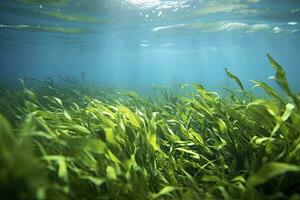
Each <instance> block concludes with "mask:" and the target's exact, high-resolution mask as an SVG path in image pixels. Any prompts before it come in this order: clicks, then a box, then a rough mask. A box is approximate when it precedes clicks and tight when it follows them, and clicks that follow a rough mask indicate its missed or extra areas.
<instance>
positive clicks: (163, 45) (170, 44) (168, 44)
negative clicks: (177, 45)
mask: <svg viewBox="0 0 300 200" xmlns="http://www.w3.org/2000/svg"><path fill="white" fill-rule="evenodd" d="M172 46H174V44H173V43H167V44H162V45H161V47H172Z"/></svg>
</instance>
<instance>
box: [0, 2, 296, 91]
mask: <svg viewBox="0 0 300 200" xmlns="http://www.w3.org/2000/svg"><path fill="white" fill-rule="evenodd" d="M299 23H300V1H299V0H178V1H164V0H111V1H108V0H102V1H101V0H56V1H49V0H19V1H17V0H1V1H0V83H1V85H5V86H8V85H14V84H15V83H16V82H17V79H19V78H25V77H27V78H37V79H44V78H45V77H46V76H50V77H52V78H55V79H57V77H59V76H60V77H65V76H69V77H70V76H74V77H76V78H78V79H79V78H80V74H81V73H84V74H85V77H86V80H87V81H89V82H92V83H99V84H102V85H110V86H111V85H113V86H116V87H123V88H128V89H135V90H138V91H142V92H143V91H148V90H150V89H151V85H152V84H163V85H168V86H172V87H173V86H176V85H178V84H180V83H194V82H198V83H202V84H204V85H205V86H206V87H208V88H210V89H218V88H220V86H221V85H223V84H228V81H229V80H228V78H227V77H226V75H225V72H224V68H225V67H227V68H228V69H229V70H230V71H232V72H233V73H235V74H236V75H237V76H238V77H240V79H241V80H242V81H243V82H245V83H246V86H247V87H251V86H252V84H251V83H250V82H249V80H264V81H266V82H269V81H268V77H269V76H271V75H274V70H273V69H272V68H271V67H270V65H269V64H268V61H267V58H266V53H267V52H269V53H270V54H271V55H272V56H273V57H274V58H275V59H276V60H277V61H278V62H279V63H280V64H281V65H282V66H283V67H284V68H285V70H286V72H287V76H288V79H289V82H290V84H291V88H292V89H293V90H296V91H299V90H300V78H299V76H300V75H299V74H300V73H299V72H300V65H299V63H300V24H299Z"/></svg>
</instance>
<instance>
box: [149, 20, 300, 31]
mask: <svg viewBox="0 0 300 200" xmlns="http://www.w3.org/2000/svg"><path fill="white" fill-rule="evenodd" d="M191 30H193V31H195V30H197V31H198V32H202V33H213V32H224V31H228V32H230V31H242V32H244V33H254V32H258V31H262V32H270V33H275V34H278V33H282V32H284V33H295V32H298V31H299V30H298V29H283V28H281V27H278V26H272V25H269V24H248V23H244V22H226V21H220V22H213V23H190V24H175V25H170V26H161V27H155V28H153V29H152V31H153V32H164V31H167V32H168V31H169V32H170V33H172V31H191Z"/></svg>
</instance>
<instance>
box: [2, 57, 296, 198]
mask: <svg viewBox="0 0 300 200" xmlns="http://www.w3.org/2000/svg"><path fill="white" fill-rule="evenodd" d="M268 59H269V61H270V63H271V65H272V67H273V68H274V69H275V70H276V75H275V77H274V79H275V81H276V83H278V85H279V86H280V87H281V89H282V90H283V91H284V92H285V93H286V96H284V97H282V96H281V95H280V94H278V93H277V92H276V91H275V90H274V89H272V87H271V86H269V85H267V84H266V83H264V82H259V81H253V82H254V84H255V86H254V87H255V88H256V87H259V88H261V89H262V90H264V91H265V92H266V94H267V95H269V97H266V98H258V97H255V95H254V94H253V93H252V92H250V91H246V89H245V88H244V86H243V84H242V82H241V81H240V80H239V78H238V77H237V76H235V75H234V74H232V73H231V72H230V71H228V70H227V69H225V71H226V74H227V75H228V77H229V78H231V79H232V80H233V81H235V82H236V83H237V85H238V86H239V87H240V90H238V91H234V90H231V89H229V88H226V93H228V95H226V96H223V95H222V96H221V95H219V94H218V93H216V92H211V91H208V90H206V89H205V88H204V87H203V86H202V85H199V84H195V85H193V86H192V88H194V91H193V92H189V93H188V94H186V95H179V94H176V93H173V92H172V91H170V90H168V89H166V88H160V87H156V88H155V95H154V97H141V96H139V95H138V94H136V93H134V92H131V91H126V90H116V89H106V88H102V87H98V86H93V85H90V84H87V83H76V82H74V83H73V82H72V83H68V84H66V83H56V82H54V81H53V80H51V79H49V80H47V81H41V82H38V87H32V88H30V87H28V85H30V84H29V83H28V81H27V82H26V81H23V80H21V84H22V89H21V90H10V91H6V92H5V93H4V94H3V95H2V97H1V98H0V113H1V114H0V155H1V156H0V196H1V197H3V198H4V199H184V200H186V199H228V200H231V199H299V198H300V165H299V164H300V156H299V155H300V126H299V124H300V111H299V106H300V96H299V94H298V95H296V94H294V93H293V92H292V91H291V90H290V88H289V85H288V81H287V79H286V76H285V72H284V70H283V68H282V67H281V66H280V65H279V64H278V63H277V62H276V61H275V60H274V59H273V58H272V57H271V56H270V55H268ZM82 82H83V81H82ZM185 87H188V86H187V85H183V86H181V89H182V90H184V88H185ZM189 91H190V90H189Z"/></svg>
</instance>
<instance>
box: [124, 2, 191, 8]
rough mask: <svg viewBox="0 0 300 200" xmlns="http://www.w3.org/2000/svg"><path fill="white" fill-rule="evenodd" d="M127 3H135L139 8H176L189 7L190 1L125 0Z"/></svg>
mask: <svg viewBox="0 0 300 200" xmlns="http://www.w3.org/2000/svg"><path fill="white" fill-rule="evenodd" d="M125 3H129V5H133V6H134V7H136V8H138V9H149V8H155V9H158V10H160V9H175V8H185V7H189V5H186V4H187V3H188V1H187V0H181V1H178V0H177V1H174V0H173V1H162V0H125Z"/></svg>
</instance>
